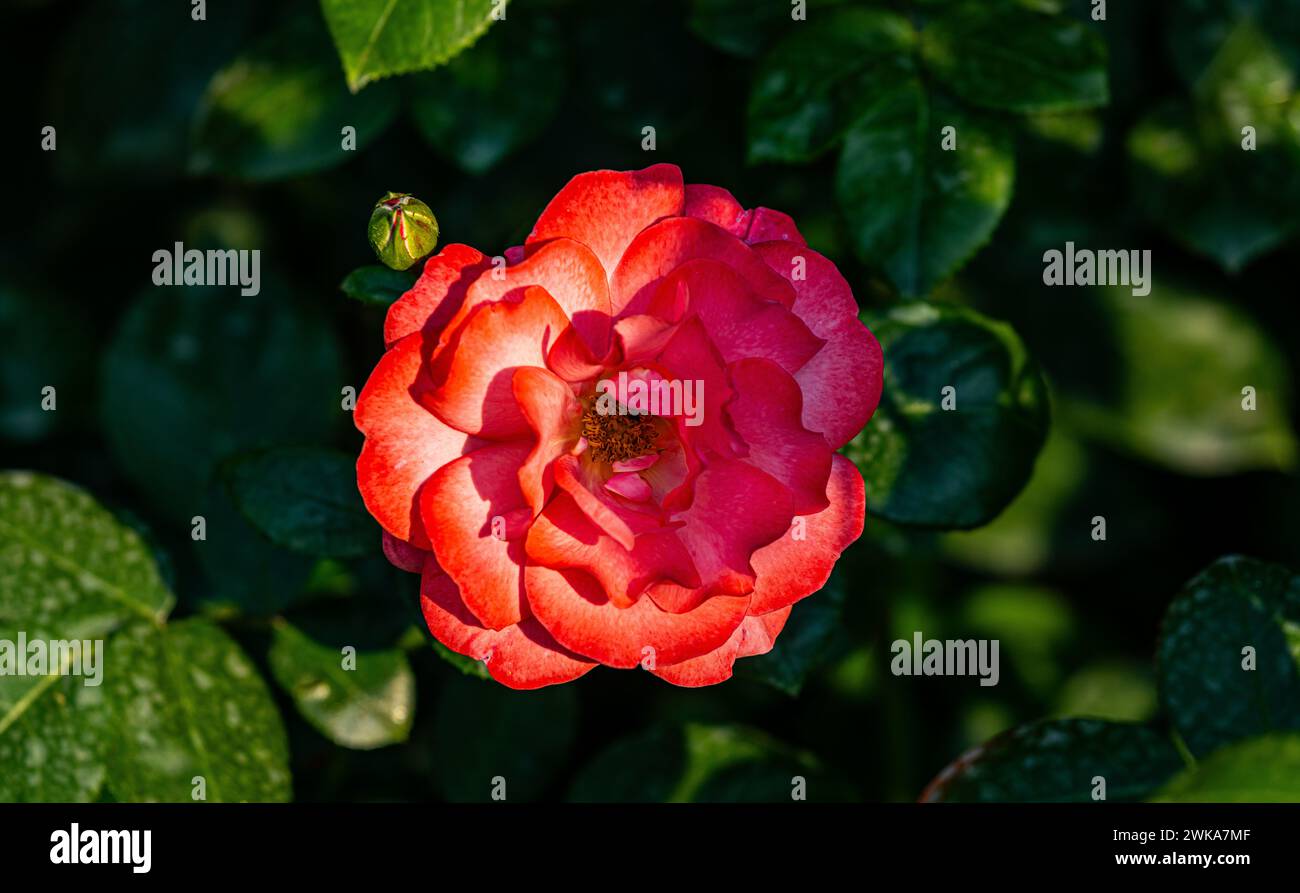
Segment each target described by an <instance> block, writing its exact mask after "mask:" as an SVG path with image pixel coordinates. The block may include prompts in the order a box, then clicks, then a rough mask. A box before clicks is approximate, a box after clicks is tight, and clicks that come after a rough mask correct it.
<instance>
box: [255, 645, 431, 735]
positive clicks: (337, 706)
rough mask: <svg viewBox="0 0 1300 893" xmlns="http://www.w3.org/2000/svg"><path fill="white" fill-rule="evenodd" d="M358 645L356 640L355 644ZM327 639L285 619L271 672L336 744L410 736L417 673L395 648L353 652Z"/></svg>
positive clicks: (270, 657) (272, 655)
mask: <svg viewBox="0 0 1300 893" xmlns="http://www.w3.org/2000/svg"><path fill="white" fill-rule="evenodd" d="M354 647H356V646H354ZM344 659H345V656H344V654H343V653H342V650H341V649H338V648H334V647H332V646H329V645H323V644H321V643H320V642H317V641H315V640H314V639H312V638H311V637H309V636H307V635H306V634H304V633H303V632H302V631H301V630H299V629H298V628H297V627H295V626H293V625H292V624H290V623H288V622H287V621H284V620H277V621H276V622H275V624H274V627H273V632H272V639H271V651H270V653H269V655H268V660H269V662H270V665H271V674H272V675H273V676H274V677H275V680H276V681H277V682H278V683H280V686H281V687H282V688H283V689H284V690H285V691H287V692H288V693H289V695H290V696H291V697H292V698H293V702H294V704H296V705H297V707H298V712H300V713H301V714H302V715H303V716H304V717H305V718H306V719H307V721H308V722H309V723H311V724H312V726H313V727H314V728H316V730H317V731H319V732H320V733H321V734H322V735H324V736H325V737H327V738H329V739H330V740H331V741H333V742H334V743H335V744H338V745H341V746H343V747H350V748H353V749H356V750H371V749H373V748H376V747H383V746H384V745H387V744H397V743H399V742H401V741H405V740H406V738H407V736H408V735H409V734H410V731H411V722H412V720H413V718H414V713H415V675H414V674H413V673H412V672H411V667H410V664H408V663H407V661H406V655H405V654H403V653H402V652H401V651H399V650H396V649H391V650H386V651H361V650H356V651H354V652H353V653H352V655H351V659H352V660H353V661H355V664H354V665H353V666H352V668H351V669H348V668H345V667H344Z"/></svg>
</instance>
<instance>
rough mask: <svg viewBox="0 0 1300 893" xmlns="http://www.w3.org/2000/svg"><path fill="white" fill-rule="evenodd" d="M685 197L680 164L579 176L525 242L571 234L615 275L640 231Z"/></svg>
mask: <svg viewBox="0 0 1300 893" xmlns="http://www.w3.org/2000/svg"><path fill="white" fill-rule="evenodd" d="M684 201H685V189H684V187H683V185H682V172H681V170H680V169H678V168H677V166H676V165H672V164H654V165H651V166H650V167H647V168H645V169H644V170H639V171H591V172H590V173H585V174H579V175H578V176H576V177H574V178H573V179H572V180H570V181H569V182H568V184H567V185H566V186H565V187H564V188H563V189H561V190H560V192H559V194H558V195H556V196H555V198H553V199H551V202H550V204H548V205H547V206H546V210H544V211H543V212H542V216H541V217H539V218H538V220H537V224H536V225H535V226H534V227H533V231H532V233H531V234H529V236H528V238H527V240H526V241H525V244H526V245H531V244H532V243H534V242H540V241H544V240H546V239H555V238H564V237H567V238H570V239H573V240H575V241H577V242H581V243H582V244H584V245H586V246H587V247H588V248H590V249H591V250H592V251H593V252H594V253H595V255H596V257H597V258H599V260H600V263H601V266H603V267H604V268H605V271H606V273H612V272H613V270H614V268H615V267H616V266H618V262H619V259H620V258H621V257H622V256H623V254H624V252H625V251H626V249H627V246H628V244H629V243H630V242H631V241H632V240H633V238H635V237H636V234H637V233H639V232H641V230H643V229H645V228H646V227H647V226H649V225H650V224H652V223H654V222H655V221H656V220H659V219H660V218H662V217H671V216H674V215H677V214H680V213H681V212H682V205H683V203H684Z"/></svg>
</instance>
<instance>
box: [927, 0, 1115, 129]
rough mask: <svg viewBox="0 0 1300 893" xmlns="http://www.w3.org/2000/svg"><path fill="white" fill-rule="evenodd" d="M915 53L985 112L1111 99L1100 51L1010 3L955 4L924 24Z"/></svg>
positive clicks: (1062, 107) (1088, 39)
mask: <svg viewBox="0 0 1300 893" xmlns="http://www.w3.org/2000/svg"><path fill="white" fill-rule="evenodd" d="M921 55H922V58H923V59H924V60H925V64H926V66H927V67H928V68H929V70H930V71H931V72H932V73H933V74H934V76H935V77H936V78H937V79H938V80H939V81H940V82H942V83H943V85H944V86H945V87H947V88H948V89H949V90H952V91H953V92H954V93H956V94H957V95H958V96H960V97H961V98H963V99H965V100H967V101H968V102H972V103H974V104H976V105H980V106H984V107H986V108H991V109H998V110H1000V111H1009V112H1062V111H1072V110H1076V109H1082V108H1092V107H1094V106H1099V105H1105V104H1106V102H1107V101H1108V99H1109V95H1108V91H1107V87H1106V45H1105V44H1104V43H1103V42H1102V40H1101V38H1100V37H1099V36H1098V35H1097V34H1095V33H1094V32H1093V31H1092V29H1090V28H1089V27H1088V26H1086V25H1084V24H1081V23H1079V22H1076V21H1073V20H1071V19H1068V18H1064V17H1062V16H1051V15H1042V14H1039V13H1035V12H1031V11H1029V10H1026V9H1024V8H1022V7H1017V6H1015V5H1010V4H998V3H987V2H984V3H972V4H964V5H960V6H958V7H956V8H955V9H953V10H952V11H950V12H946V13H944V14H943V15H940V16H939V17H937V18H935V19H934V20H932V21H931V22H929V23H928V24H927V26H926V27H925V29H924V30H923V31H922V32H921Z"/></svg>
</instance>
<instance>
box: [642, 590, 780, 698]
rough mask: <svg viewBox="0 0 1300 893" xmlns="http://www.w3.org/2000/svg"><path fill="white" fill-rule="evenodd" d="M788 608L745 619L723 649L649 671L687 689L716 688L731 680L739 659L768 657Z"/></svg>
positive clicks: (724, 644)
mask: <svg viewBox="0 0 1300 893" xmlns="http://www.w3.org/2000/svg"><path fill="white" fill-rule="evenodd" d="M789 616H790V609H789V608H782V609H781V610H779V611H773V612H771V613H770V614H763V615H760V616H757V617H755V616H752V615H751V616H749V617H746V618H745V619H744V621H743V622H742V623H741V624H740V626H738V627H736V631H735V632H733V633H732V634H731V638H729V639H727V641H726V642H724V643H723V645H722V647H720V648H716V649H714V650H713V651H710V652H709V653H708V654H701V655H700V656H699V657H692V658H691V659H690V660H684V661H681V662H679V663H675V664H656V665H655V666H654V667H653V668H651V669H650V672H652V673H654V674H655V675H656V676H658V677H659V678H660V679H663V680H664V681H666V682H671V683H672V684H673V685H680V686H683V687H685V688H698V687H700V686H702V685H716V684H717V683H719V682H725V681H726V680H728V679H730V678H731V673H732V670H733V668H734V666H735V663H736V658H739V657H751V656H753V655H757V654H766V653H767V652H769V651H771V650H772V646H773V645H774V644H775V643H776V637H777V636H778V635H780V633H781V630H782V628H783V627H784V626H785V622H786V620H787V619H788V618H789Z"/></svg>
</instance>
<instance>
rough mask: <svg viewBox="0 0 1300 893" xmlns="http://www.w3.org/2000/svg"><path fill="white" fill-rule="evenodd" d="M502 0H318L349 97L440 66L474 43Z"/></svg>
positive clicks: (503, 7)
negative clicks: (394, 78) (375, 83)
mask: <svg viewBox="0 0 1300 893" xmlns="http://www.w3.org/2000/svg"><path fill="white" fill-rule="evenodd" d="M498 8H499V9H500V10H501V13H497V15H501V14H502V13H504V12H505V11H506V4H505V2H504V0H501V2H498V0H404V2H402V3H397V2H395V0H321V9H322V10H323V11H324V13H325V21H326V22H328V23H329V29H330V33H331V34H332V35H333V36H334V45H335V46H336V47H337V48H338V51H339V58H340V59H342V60H343V71H344V72H345V73H346V74H347V77H348V86H349V87H351V88H352V92H353V93H355V92H356V91H358V90H360V89H361V88H362V87H364V86H365V85H366V84H368V83H370V82H371V81H374V80H378V79H379V78H384V77H388V76H389V75H394V74H407V73H409V72H412V71H419V70H421V69H424V68H434V67H435V66H438V65H442V64H443V63H445V62H447V61H448V60H449V59H451V58H453V57H454V56H456V54H458V53H460V52H461V51H462V50H464V49H465V48H466V47H468V46H470V45H471V44H473V43H474V41H476V40H478V38H479V37H480V36H482V34H483V32H484V31H486V30H487V29H488V26H490V25H491V24H492V22H493V21H494V18H493V14H494V12H495V10H497V9H498Z"/></svg>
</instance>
